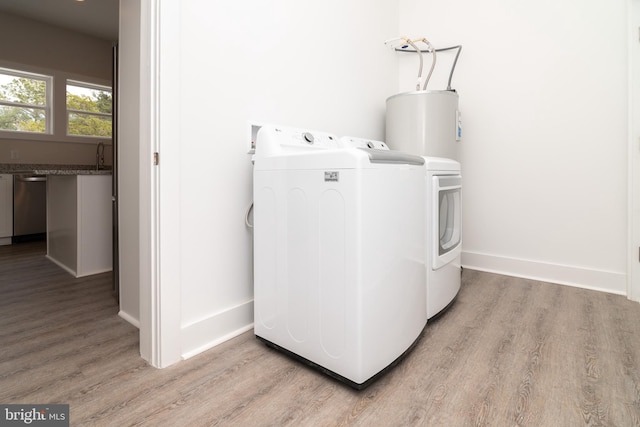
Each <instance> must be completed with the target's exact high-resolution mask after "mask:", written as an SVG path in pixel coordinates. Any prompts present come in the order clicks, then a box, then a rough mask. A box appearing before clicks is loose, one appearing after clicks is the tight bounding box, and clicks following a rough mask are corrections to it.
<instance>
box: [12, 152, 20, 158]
mask: <svg viewBox="0 0 640 427" xmlns="http://www.w3.org/2000/svg"><path fill="white" fill-rule="evenodd" d="M19 158H20V152H19V151H18V150H11V160H16V159H19Z"/></svg>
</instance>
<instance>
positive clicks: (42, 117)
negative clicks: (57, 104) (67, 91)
mask: <svg viewBox="0 0 640 427" xmlns="http://www.w3.org/2000/svg"><path fill="white" fill-rule="evenodd" d="M51 84H52V77H51V76H44V75H38V74H32V73H26V72H22V71H16V70H9V69H6V68H0V130H3V131H14V132H33V133H51V126H50V125H49V123H50V122H51V119H50V115H51V113H50V111H51V108H50V103H51V100H50V99H51V96H50V95H49V93H50V87H51Z"/></svg>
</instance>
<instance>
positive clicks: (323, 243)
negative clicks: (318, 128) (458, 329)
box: [253, 126, 427, 388]
mask: <svg viewBox="0 0 640 427" xmlns="http://www.w3.org/2000/svg"><path fill="white" fill-rule="evenodd" d="M362 145H363V144H362V141H355V142H354V144H353V145H351V144H346V143H343V142H341V141H340V140H338V139H337V138H336V137H335V136H333V135H331V134H328V133H323V132H315V131H305V130H300V129H287V128H276V127H273V126H265V127H262V128H261V129H260V130H259V132H258V136H257V141H256V152H255V155H254V179H253V186H254V190H253V191H254V289H255V297H254V314H255V319H254V328H255V335H256V337H258V338H259V339H260V340H262V341H264V342H265V343H267V344H268V345H271V346H272V347H275V348H277V349H280V350H283V351H284V352H286V353H287V354H289V355H291V356H293V357H296V358H298V359H301V360H303V361H304V362H306V363H308V364H310V365H312V366H315V367H317V368H319V369H321V370H322V371H323V372H325V373H327V374H329V375H331V376H333V377H335V378H338V379H340V380H343V381H345V382H346V383H348V384H349V385H351V386H352V387H355V388H363V387H365V386H367V385H368V384H369V383H370V382H371V381H373V380H374V379H375V378H376V377H377V376H378V375H380V374H381V373H382V372H384V371H385V370H386V369H387V368H388V367H390V366H393V365H394V364H395V363H396V362H397V361H398V360H400V358H401V357H402V356H403V355H404V354H405V353H406V352H407V351H408V350H409V349H410V348H411V347H412V346H413V344H414V343H415V342H416V340H417V339H418V338H419V336H420V334H421V332H422V330H423V328H424V326H425V324H426V321H427V317H426V300H427V298H426V289H425V265H424V251H425V247H424V239H423V236H424V233H425V229H424V227H425V222H424V209H425V192H424V191H423V183H424V159H423V158H422V157H421V156H414V155H408V154H404V153H399V152H394V151H389V150H380V149H370V148H368V147H363V146H362ZM365 145H366V144H365Z"/></svg>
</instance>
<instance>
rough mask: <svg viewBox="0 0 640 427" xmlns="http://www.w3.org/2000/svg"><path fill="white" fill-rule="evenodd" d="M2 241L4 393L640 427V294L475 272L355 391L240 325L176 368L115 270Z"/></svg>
mask: <svg viewBox="0 0 640 427" xmlns="http://www.w3.org/2000/svg"><path fill="white" fill-rule="evenodd" d="M45 250H46V249H45V246H44V244H43V243H41V242H36V243H24V244H18V245H12V246H5V247H0V295H2V297H1V298H0V403H68V404H69V405H70V411H71V425H73V426H130V425H131V426H132V425H141V426H182V425H184V426H186V425H188V426H229V425H232V426H233V425H237V426H247V425H251V426H254V425H258V426H283V425H291V426H318V425H320V426H414V425H425V426H554V427H555V426H578V425H585V426H610V425H615V426H640V304H637V303H634V302H631V301H628V300H626V299H625V298H624V297H622V296H617V295H611V294H605V293H601V292H595V291H588V290H582V289H577V288H571V287H567V286H560V285H554V284H548V283H542V282H537V281H533V280H526V279H518V278H513V277H506V276H501V275H496V274H489V273H482V272H478V271H470V270H465V272H464V274H463V284H462V288H461V291H460V294H459V296H458V298H457V300H456V302H455V303H454V304H453V305H452V306H451V308H450V309H449V310H448V311H447V312H445V313H444V314H443V315H442V316H440V317H439V318H437V319H435V320H433V321H430V322H429V324H428V325H427V327H426V328H425V330H424V332H423V335H422V337H421V339H420V340H419V342H418V344H417V345H416V347H415V348H414V349H413V351H411V352H410V353H409V354H408V355H407V357H406V358H405V359H404V360H403V361H402V362H401V363H400V364H399V365H398V366H396V367H395V368H394V369H392V370H391V371H390V372H389V373H388V374H386V375H384V376H382V377H381V378H380V379H379V380H378V381H376V382H374V383H373V384H372V385H371V386H370V387H368V388H367V389H365V390H362V391H355V390H352V389H350V388H348V387H346V386H345V385H343V384H341V383H339V382H337V381H335V380H333V379H331V378H328V377H326V376H324V375H322V374H320V373H319V372H316V371H314V370H311V369H309V368H308V367H306V366H304V365H302V364H300V363H298V362H296V361H294V360H291V359H289V358H288V357H286V356H284V355H283V354H280V353H278V352H276V351H274V350H272V349H270V348H268V347H266V346H265V345H263V344H262V343H260V342H259V341H258V340H256V339H255V337H254V336H253V333H252V332H247V333H245V334H242V335H240V336H238V337H236V338H234V339H232V340H230V341H227V342H225V343H223V344H221V345H219V346H217V347H215V348H213V349H211V350H209V351H207V352H205V353H202V354H200V355H198V356H195V357H193V358H191V359H189V360H186V361H183V362H181V363H179V364H177V365H174V366H171V367H169V368H166V369H162V370H158V369H155V368H152V367H150V366H148V365H147V364H146V363H145V362H144V360H142V359H141V358H140V356H139V350H138V345H139V342H138V331H137V329H136V328H134V327H133V326H131V325H129V324H128V323H127V322H125V321H124V320H122V319H121V318H119V317H118V315H117V312H118V307H117V304H116V302H115V300H114V299H113V296H112V293H111V275H110V274H109V273H107V274H99V275H94V276H90V277H85V278H81V279H75V278H73V277H71V276H70V275H69V274H68V273H66V272H65V271H63V270H62V269H60V268H59V267H57V266H56V265H54V264H53V263H51V262H50V261H48V260H47V259H46V258H45V256H44V254H45Z"/></svg>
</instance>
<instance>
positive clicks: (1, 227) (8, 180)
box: [0, 174, 13, 245]
mask: <svg viewBox="0 0 640 427" xmlns="http://www.w3.org/2000/svg"><path fill="white" fill-rule="evenodd" d="M12 235H13V175H9V174H0V245H10V244H11V236H12Z"/></svg>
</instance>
